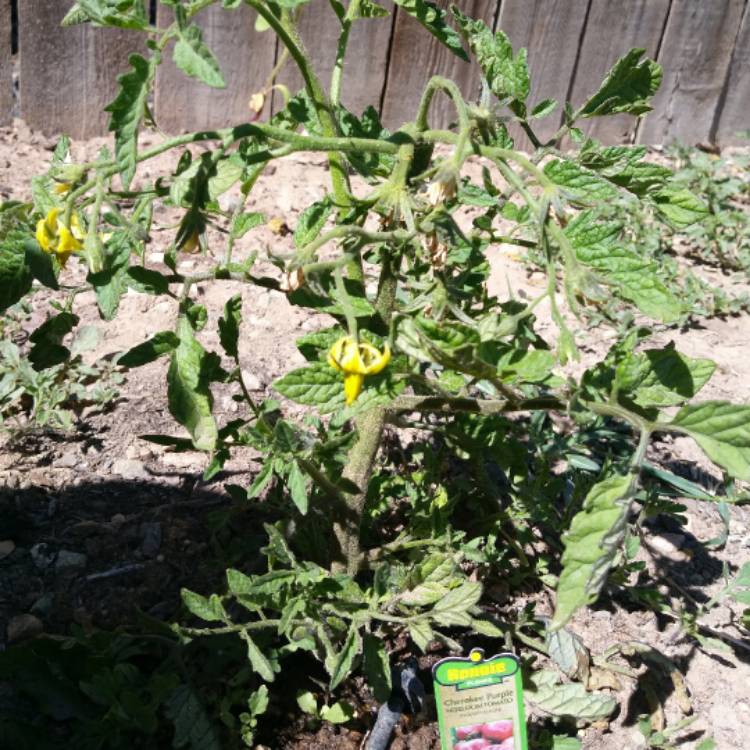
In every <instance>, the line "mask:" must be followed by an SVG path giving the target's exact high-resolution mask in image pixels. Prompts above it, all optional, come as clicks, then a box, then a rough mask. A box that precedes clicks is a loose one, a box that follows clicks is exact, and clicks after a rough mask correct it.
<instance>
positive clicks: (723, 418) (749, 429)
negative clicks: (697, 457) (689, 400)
mask: <svg viewBox="0 0 750 750" xmlns="http://www.w3.org/2000/svg"><path fill="white" fill-rule="evenodd" d="M670 426H671V427H673V428H675V429H677V430H678V431H679V432H684V433H685V434H687V435H690V437H692V438H693V440H695V442H696V443H698V445H700V447H701V448H702V449H703V451H704V452H705V453H706V455H707V456H708V457H709V458H710V459H711V460H712V461H713V462H714V463H716V464H718V465H719V466H721V467H722V468H723V469H725V470H726V471H727V472H728V473H729V474H731V475H732V476H733V477H736V478H737V479H741V480H743V481H745V482H750V406H745V405H735V404H731V403H729V402H727V401H705V402H703V403H699V404H689V405H688V406H684V407H683V408H682V409H681V410H680V411H679V412H678V413H677V415H676V416H675V418H674V419H673V420H672V422H671V424H670Z"/></svg>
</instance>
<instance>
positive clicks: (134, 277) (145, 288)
mask: <svg viewBox="0 0 750 750" xmlns="http://www.w3.org/2000/svg"><path fill="white" fill-rule="evenodd" d="M126 282H127V284H128V286H130V287H132V288H133V289H135V290H136V291H138V292H143V293H145V294H168V293H169V280H168V279H167V277H166V276H165V275H164V274H163V273H159V271H154V270H152V269H150V268H143V266H131V267H130V268H128V270H127V279H126Z"/></svg>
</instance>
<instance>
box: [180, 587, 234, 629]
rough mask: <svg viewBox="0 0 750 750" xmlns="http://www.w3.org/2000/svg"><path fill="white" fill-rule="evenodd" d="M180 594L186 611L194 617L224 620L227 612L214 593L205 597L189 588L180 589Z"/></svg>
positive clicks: (207, 620) (215, 620)
mask: <svg viewBox="0 0 750 750" xmlns="http://www.w3.org/2000/svg"><path fill="white" fill-rule="evenodd" d="M180 596H181V597H182V601H183V604H184V605H185V606H186V607H187V609H188V611H189V612H191V613H192V614H194V615H195V616H196V617H200V618H201V620H206V622H224V621H225V620H226V619H227V613H226V612H225V611H224V607H223V606H222V604H221V599H219V597H218V596H217V595H216V594H211V596H210V597H208V598H206V597H205V596H201V595H200V594H196V593H195V592H194V591H190V589H182V590H181V591H180Z"/></svg>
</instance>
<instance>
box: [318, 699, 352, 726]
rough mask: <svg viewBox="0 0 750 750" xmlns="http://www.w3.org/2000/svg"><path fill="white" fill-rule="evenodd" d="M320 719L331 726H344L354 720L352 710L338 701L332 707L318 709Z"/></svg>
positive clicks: (347, 704)
mask: <svg viewBox="0 0 750 750" xmlns="http://www.w3.org/2000/svg"><path fill="white" fill-rule="evenodd" d="M320 718H321V719H323V721H327V722H330V723H331V724H346V722H347V721H351V720H352V719H353V718H354V708H353V707H352V706H351V705H350V704H349V703H346V702H345V701H338V702H337V703H334V704H333V705H332V706H323V707H322V708H321V709H320Z"/></svg>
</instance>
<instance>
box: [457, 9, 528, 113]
mask: <svg viewBox="0 0 750 750" xmlns="http://www.w3.org/2000/svg"><path fill="white" fill-rule="evenodd" d="M451 10H452V12H453V16H454V17H455V19H456V22H457V23H458V26H459V28H460V29H461V33H462V34H463V35H464V37H465V38H466V40H467V42H468V43H469V47H470V49H471V51H472V52H473V53H474V57H476V59H477V62H478V63H479V67H480V68H481V69H482V73H484V77H485V78H486V79H487V83H488V84H489V86H490V89H491V90H492V93H493V94H494V95H495V96H496V97H497V98H498V99H500V100H503V99H508V98H510V99H514V100H516V101H518V102H525V101H526V99H527V97H528V95H529V90H530V85H531V84H530V81H529V66H528V64H527V62H526V50H525V49H520V50H519V51H518V54H517V55H516V56H515V57H514V55H513V45H512V44H511V43H510V40H509V39H508V36H507V34H505V32H503V31H497V32H496V33H495V34H493V33H492V30H491V29H489V28H488V27H487V25H486V24H485V23H484V21H481V20H474V19H472V18H469V17H468V16H465V15H464V14H463V13H461V12H460V11H459V10H458V9H457V8H456V7H455V6H453V7H452V8H451Z"/></svg>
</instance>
